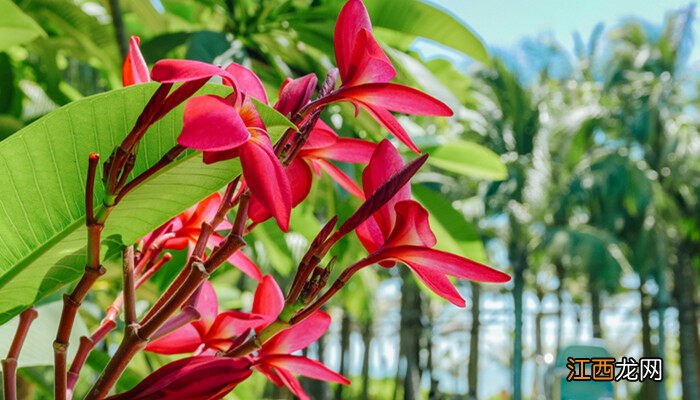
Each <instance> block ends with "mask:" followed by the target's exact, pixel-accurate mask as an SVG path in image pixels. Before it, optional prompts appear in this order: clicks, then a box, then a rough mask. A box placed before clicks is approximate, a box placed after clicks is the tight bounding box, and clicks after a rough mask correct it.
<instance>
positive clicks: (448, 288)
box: [409, 266, 467, 307]
mask: <svg viewBox="0 0 700 400" xmlns="http://www.w3.org/2000/svg"><path fill="white" fill-rule="evenodd" d="M409 268H410V266H409ZM411 270H412V271H413V272H414V273H415V274H416V275H418V278H420V280H421V281H423V283H424V284H425V286H427V287H428V288H429V289H430V290H432V291H433V292H435V294H437V295H438V296H440V297H442V298H443V299H445V300H447V301H449V302H450V303H452V304H454V305H456V306H457V307H465V306H466V305H467V303H466V302H465V301H464V298H462V296H461V295H460V294H459V292H458V291H457V288H456V287H455V286H454V285H453V284H452V282H450V280H449V279H447V277H446V276H445V274H443V273H440V272H436V271H432V270H430V269H428V268H411Z"/></svg>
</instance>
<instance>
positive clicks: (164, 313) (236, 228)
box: [86, 190, 249, 400]
mask: <svg viewBox="0 0 700 400" xmlns="http://www.w3.org/2000/svg"><path fill="white" fill-rule="evenodd" d="M248 199H249V193H248V190H246V191H244V193H243V194H242V195H241V198H240V201H239V203H238V211H237V213H236V219H235V222H234V224H233V229H232V230H231V232H230V233H229V235H228V236H227V237H226V239H225V240H224V241H223V242H221V243H220V245H219V246H217V247H216V248H215V249H214V250H213V251H212V253H211V254H210V256H209V258H207V260H206V261H205V262H201V261H197V260H198V259H197V255H196V254H192V256H191V257H190V259H189V261H188V265H189V271H188V275H187V276H186V278H185V279H184V280H183V282H182V283H181V284H180V285H179V287H177V289H174V290H173V291H172V295H170V297H168V298H167V300H165V301H164V302H162V306H161V307H160V308H159V309H158V310H157V311H155V312H153V313H152V315H151V316H150V318H149V317H148V316H147V317H146V318H144V320H143V322H142V324H141V326H139V325H137V324H134V325H131V326H130V327H129V328H130V329H129V330H128V331H127V334H126V335H125V336H124V339H123V340H122V342H121V343H120V345H119V348H118V349H117V351H116V353H115V354H114V356H113V357H112V359H111V360H110V362H109V363H108V364H107V366H106V367H105V369H104V371H102V374H101V375H100V377H99V378H98V380H97V382H95V384H94V385H93V387H92V389H91V390H90V392H89V393H88V395H87V396H86V399H87V400H95V399H102V398H104V397H105V396H106V395H107V393H109V390H110V389H111V388H112V386H114V384H115V383H116V381H117V379H119V377H120V376H121V374H122V373H123V372H124V369H125V368H126V366H127V365H128V363H129V361H130V360H131V359H132V358H133V357H134V355H135V354H136V353H138V352H139V351H140V350H142V349H143V348H144V347H145V346H146V344H147V343H148V341H149V340H150V338H151V337H152V336H153V335H154V334H155V333H156V332H157V331H158V330H159V329H160V328H161V327H162V326H163V324H165V323H166V321H168V319H170V317H171V316H172V315H173V314H174V313H175V312H176V311H177V310H178V309H180V308H181V307H182V306H183V305H184V304H185V303H186V302H187V301H188V300H189V299H190V297H191V296H192V294H193V293H194V292H195V291H196V290H197V289H198V288H199V286H200V285H201V284H202V282H203V281H204V280H205V279H207V278H208V277H209V276H210V274H211V273H212V272H213V271H215V270H216V268H218V267H219V266H220V265H221V264H222V263H223V262H224V261H226V260H227V259H228V258H229V257H231V255H233V253H235V252H236V251H238V250H240V249H241V248H242V247H243V246H245V241H244V240H243V236H242V231H243V229H244V228H245V222H246V220H247V219H248V204H249V203H248ZM228 205H229V202H222V206H221V207H227V206H228ZM205 239H206V238H205ZM199 240H202V234H200V238H199ZM171 287H173V285H171ZM169 289H170V288H169ZM151 311H153V309H152V310H151Z"/></svg>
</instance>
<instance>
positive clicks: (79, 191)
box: [0, 84, 290, 323]
mask: <svg viewBox="0 0 700 400" xmlns="http://www.w3.org/2000/svg"><path fill="white" fill-rule="evenodd" d="M156 86H157V85H156V84H146V85H137V86H134V87H129V88H126V89H120V90H115V91H112V92H109V93H105V94H102V95H97V96H94V97H90V98H87V99H84V100H81V101H78V102H75V103H72V104H70V105H68V106H66V107H64V108H61V109H59V110H57V111H55V112H53V113H51V114H49V115H47V116H46V117H44V118H42V119H40V120H39V121H37V122H35V123H34V124H32V125H30V126H28V127H27V128H25V129H23V130H21V131H20V132H18V133H17V134H15V135H13V136H12V137H10V138H9V139H7V140H5V141H3V142H2V143H0V159H2V160H3V162H4V165H3V167H2V168H3V169H4V170H5V171H6V173H3V174H2V175H1V176H0V185H2V186H3V187H5V188H7V189H8V190H3V191H2V193H1V194H0V203H1V204H2V213H3V216H4V217H3V218H2V220H1V222H0V243H2V249H3V250H2V252H0V260H1V262H0V265H2V267H0V273H2V275H1V276H0V288H1V289H2V291H3V293H4V294H5V295H4V296H3V297H2V298H0V323H2V322H4V321H7V320H8V319H9V318H11V317H12V316H13V315H16V314H17V313H19V312H20V311H22V309H23V308H25V307H26V306H27V305H29V304H32V303H33V302H34V301H36V300H37V299H40V298H42V297H43V296H45V295H46V294H48V293H51V292H52V291H54V290H56V289H58V288H60V287H61V286H62V285H64V284H66V283H69V282H71V281H72V280H73V279H75V278H77V277H78V276H79V275H80V274H81V273H82V269H83V267H84V263H85V261H84V257H85V253H84V251H85V249H84V246H85V235H86V233H85V228H84V219H85V207H84V196H85V174H86V169H87V156H88V154H89V153H90V152H98V153H101V154H102V160H103V161H104V160H105V159H106V158H107V155H109V154H110V153H111V151H112V150H113V149H114V147H115V146H116V145H117V144H118V143H119V142H120V141H121V139H122V138H123V137H124V135H125V134H126V133H127V132H128V131H129V130H130V129H131V127H132V125H133V123H134V121H135V120H136V117H137V116H138V114H139V113H140V111H141V110H142V108H143V106H144V105H145V104H146V102H147V101H148V99H149V97H150V94H151V93H153V91H154V89H155V88H156ZM206 90H207V91H209V92H218V93H223V91H224V90H228V89H225V88H224V87H222V86H208V87H207V89H206ZM257 107H258V109H259V110H260V114H261V117H262V118H263V120H264V121H265V122H266V124H267V127H268V129H269V131H270V135H271V136H272V138H273V140H274V139H276V138H277V137H279V136H280V135H281V133H282V132H283V131H284V130H285V129H286V128H287V127H288V126H290V125H289V124H290V122H289V121H287V120H286V118H284V117H283V116H281V115H279V114H278V113H277V112H276V111H274V110H272V109H271V108H269V107H267V106H263V105H260V104H257ZM181 120H182V107H180V109H178V110H176V111H174V112H173V113H171V114H170V115H168V116H167V117H166V118H164V119H163V120H162V121H160V122H158V123H157V124H156V125H155V126H154V127H153V128H151V130H150V131H149V132H148V133H147V134H146V136H145V138H144V140H143V141H142V143H141V145H140V149H139V157H138V158H137V161H136V165H135V168H134V171H133V172H132V177H134V176H136V174H138V173H141V172H143V171H145V170H146V169H147V168H148V167H149V166H151V165H153V164H154V163H155V162H156V161H158V160H159V159H160V157H162V155H163V154H164V153H165V152H167V151H168V150H169V149H170V148H171V147H172V146H173V145H175V139H176V138H177V136H178V134H179V132H180V128H181ZM239 173H240V165H239V163H238V161H237V160H232V161H226V162H221V163H216V164H213V165H209V166H207V165H204V164H203V163H202V162H201V155H199V154H198V153H195V152H188V153H186V154H185V155H184V156H182V157H181V158H179V159H178V160H177V161H176V162H174V163H172V164H171V165H169V166H168V167H167V168H165V169H164V170H162V171H161V172H160V173H158V174H156V175H154V176H153V177H152V178H150V179H149V180H148V181H147V182H146V183H145V184H143V185H142V186H140V187H138V188H137V189H135V190H134V191H133V192H131V193H130V194H129V195H128V196H126V197H125V198H124V200H123V201H122V202H121V203H120V204H119V205H118V206H117V207H115V209H114V211H113V212H112V217H111V219H110V220H109V222H108V223H107V225H106V227H105V229H104V231H103V238H105V240H106V241H108V242H109V243H114V242H116V243H118V244H119V243H123V244H130V243H134V242H135V241H137V240H138V239H139V238H141V237H142V236H144V235H145V234H147V233H148V232H150V231H152V230H153V229H155V228H156V227H158V226H160V225H161V224H163V223H164V222H166V221H167V220H169V219H170V218H172V216H173V215H176V214H178V213H180V212H182V211H184V210H185V209H187V208H188V207H190V206H192V205H193V204H194V203H196V202H197V201H199V200H201V199H203V198H204V197H206V196H208V195H209V194H211V193H213V192H215V191H217V190H219V189H221V188H222V187H223V186H224V185H225V184H226V183H228V182H229V181H230V180H231V179H233V178H234V177H235V176H237V175H238V174H239ZM96 186H97V200H98V203H96V204H99V200H101V199H102V197H101V196H102V194H103V189H102V185H100V184H99V183H97V184H96ZM185 187H186V188H187V190H183V188H185Z"/></svg>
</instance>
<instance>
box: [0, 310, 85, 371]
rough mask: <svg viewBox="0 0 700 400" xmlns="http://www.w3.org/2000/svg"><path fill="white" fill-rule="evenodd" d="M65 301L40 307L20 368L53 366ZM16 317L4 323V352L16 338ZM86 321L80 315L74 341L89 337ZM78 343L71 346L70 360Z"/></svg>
mask: <svg viewBox="0 0 700 400" xmlns="http://www.w3.org/2000/svg"><path fill="white" fill-rule="evenodd" d="M62 309H63V302H62V301H55V302H52V303H47V304H44V305H41V306H39V307H37V308H36V311H37V312H38V313H39V316H38V317H37V318H36V319H35V320H34V322H33V323H32V325H31V326H30V328H29V333H28V334H27V338H26V339H25V342H24V346H22V351H21V352H20V353H19V366H20V367H34V366H38V365H53V340H54V338H55V336H56V329H58V322H59V320H60V319H61V310H62ZM18 321H19V318H15V319H13V320H12V321H10V322H8V323H7V324H5V325H2V326H0V354H7V351H8V350H9V349H10V345H11V344H12V339H13V338H14V337H15V331H16V330H17V322H18ZM88 335H89V333H88V330H87V328H86V327H85V323H84V322H83V320H82V319H81V318H80V315H77V316H76V318H75V323H74V325H73V331H72V332H71V335H70V342H71V343H78V341H79V340H80V337H81V336H88ZM77 350H78V346H69V347H68V359H69V360H71V359H73V356H74V355H75V352H76V351H77Z"/></svg>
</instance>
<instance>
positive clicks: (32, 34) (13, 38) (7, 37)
mask: <svg viewBox="0 0 700 400" xmlns="http://www.w3.org/2000/svg"><path fill="white" fill-rule="evenodd" d="M40 36H46V33H45V32H44V30H43V29H41V27H40V26H39V25H38V24H37V23H36V21H34V20H33V19H32V18H31V17H30V16H28V15H27V14H25V13H23V12H22V10H20V9H19V7H17V6H16V5H15V4H14V3H13V2H12V1H10V0H0V51H2V50H6V49H8V48H10V47H12V46H16V45H18V44H24V43H28V42H31V41H32V40H34V39H36V38H37V37H40Z"/></svg>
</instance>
